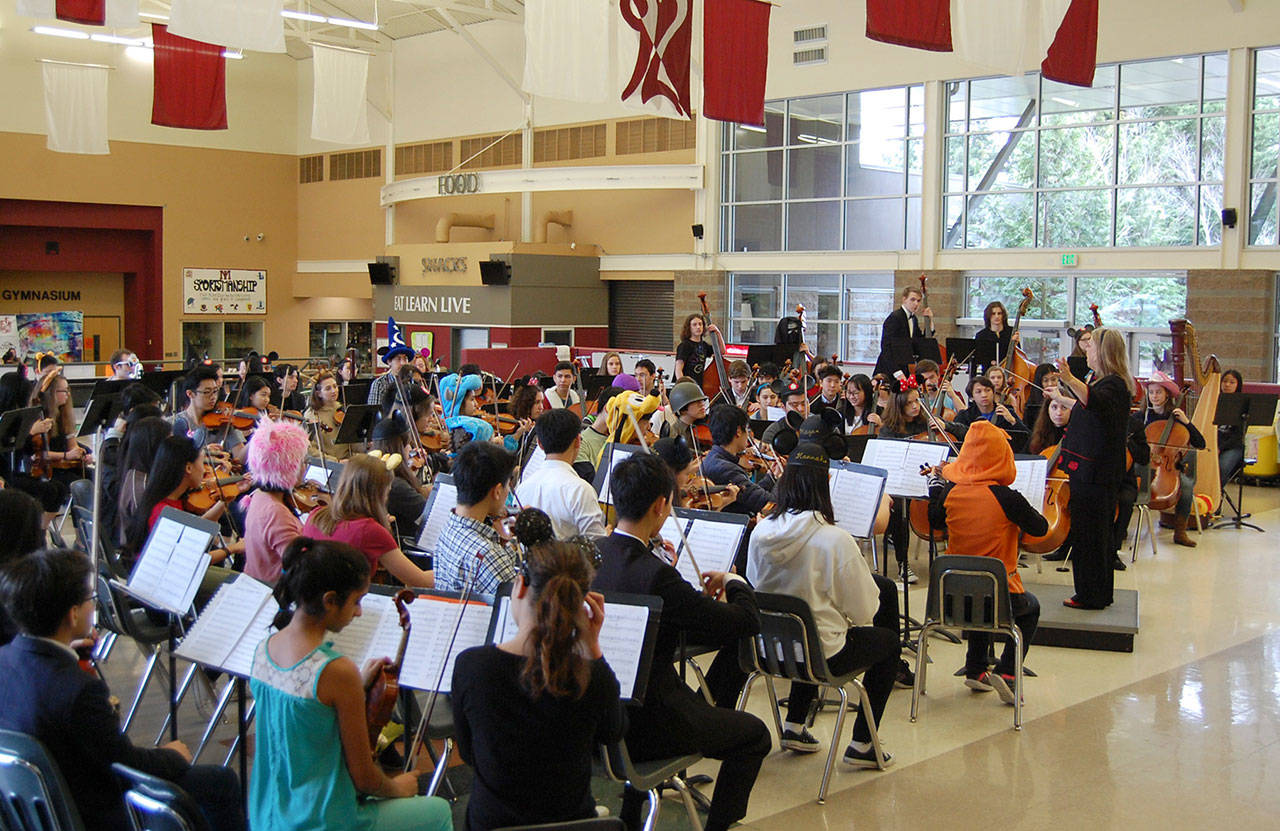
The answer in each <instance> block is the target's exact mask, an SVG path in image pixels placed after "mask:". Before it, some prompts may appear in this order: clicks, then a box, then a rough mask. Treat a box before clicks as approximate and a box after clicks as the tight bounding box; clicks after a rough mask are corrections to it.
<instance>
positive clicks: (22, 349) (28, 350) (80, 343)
mask: <svg viewBox="0 0 1280 831" xmlns="http://www.w3.org/2000/svg"><path fill="white" fill-rule="evenodd" d="M16 317H17V328H18V354H19V355H32V354H35V353H37V352H52V353H53V354H54V355H56V356H57V357H58V360H59V361H79V360H80V359H81V354H82V352H83V350H84V313H83V312H39V313H37V314H20V315H17V316H16Z"/></svg>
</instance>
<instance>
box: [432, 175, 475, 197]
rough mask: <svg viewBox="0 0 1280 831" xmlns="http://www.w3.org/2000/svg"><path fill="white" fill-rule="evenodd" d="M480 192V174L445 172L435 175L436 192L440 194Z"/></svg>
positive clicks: (452, 194)
mask: <svg viewBox="0 0 1280 831" xmlns="http://www.w3.org/2000/svg"><path fill="white" fill-rule="evenodd" d="M479 192H480V174H478V173H447V174H445V175H444V176H437V177H436V193H437V194H438V195H440V196H456V195H458V194H463V193H479Z"/></svg>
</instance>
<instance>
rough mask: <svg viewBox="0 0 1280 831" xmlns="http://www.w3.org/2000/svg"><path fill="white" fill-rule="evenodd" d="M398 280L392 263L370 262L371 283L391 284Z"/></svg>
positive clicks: (378, 284) (376, 284) (379, 284)
mask: <svg viewBox="0 0 1280 831" xmlns="http://www.w3.org/2000/svg"><path fill="white" fill-rule="evenodd" d="M395 282H396V272H395V269H394V268H392V267H391V263H369V283H370V284H372V285H375V286H390V285H394V284H395Z"/></svg>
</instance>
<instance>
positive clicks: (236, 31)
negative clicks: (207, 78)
mask: <svg viewBox="0 0 1280 831" xmlns="http://www.w3.org/2000/svg"><path fill="white" fill-rule="evenodd" d="M283 8H284V0H173V7H172V8H171V9H170V10H169V31H170V32H172V33H173V34H175V35H182V36H183V37H184V38H191V39H192V40H199V41H204V42H205V43H213V44H217V45H218V46H229V47H231V48H233V49H252V50H254V51H256V52H283V51H284V18H283V17H281V16H280V10H281V9H283Z"/></svg>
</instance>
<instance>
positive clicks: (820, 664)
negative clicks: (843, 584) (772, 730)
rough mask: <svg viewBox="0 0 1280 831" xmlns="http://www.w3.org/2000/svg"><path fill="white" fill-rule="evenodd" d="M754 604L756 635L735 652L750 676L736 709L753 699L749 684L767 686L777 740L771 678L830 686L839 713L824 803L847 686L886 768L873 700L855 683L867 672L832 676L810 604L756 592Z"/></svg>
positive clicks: (821, 800)
mask: <svg viewBox="0 0 1280 831" xmlns="http://www.w3.org/2000/svg"><path fill="white" fill-rule="evenodd" d="M756 603H757V605H758V606H759V608H760V634H758V635H755V636H754V637H752V638H744V639H743V640H742V642H741V645H740V649H739V658H740V660H741V661H742V668H743V669H744V670H746V671H747V672H748V673H749V674H748V675H747V681H746V683H745V684H743V686H742V695H741V696H740V697H739V698H738V709H739V710H743V709H745V708H746V706H747V699H748V698H749V697H750V695H751V685H752V684H754V683H755V682H756V680H757V679H759V678H765V679H766V680H768V681H769V683H768V685H767V687H768V690H769V699H770V703H771V704H772V706H773V723H774V726H775V727H777V729H778V738H779V740H781V738H782V716H781V715H780V714H779V713H778V696H777V693H776V692H775V691H774V689H773V679H774V678H777V679H781V680H784V681H793V682H794V681H800V682H803V683H806V684H814V685H815V686H818V687H834V688H835V689H836V690H837V691H838V692H839V693H840V710H839V711H838V713H837V714H836V725H835V730H834V731H833V732H832V734H831V749H830V750H829V751H828V752H827V764H826V767H825V768H823V772H822V784H821V785H820V786H819V788H818V804H819V805H822V804H824V803H825V802H826V801H827V786H828V785H829V784H830V782H831V769H832V768H833V767H834V765H835V760H836V748H837V747H839V745H840V734H841V730H842V728H843V727H844V717H845V714H846V713H847V712H848V710H849V693H848V692H847V691H846V690H845V685H846V684H852V685H853V686H854V688H855V689H857V691H858V701H859V706H860V707H861V709H862V712H864V713H866V714H867V724H868V726H869V727H870V728H871V745H872V747H873V748H874V749H875V753H876V760H877V763H878V764H877V767H879V768H880V769H881V770H883V769H884V767H885V758H884V751H883V749H882V748H881V747H880V733H879V731H878V730H877V729H876V728H877V725H876V723H875V719H874V718H873V717H872V715H871V700H870V699H869V698H868V697H867V690H866V687H864V686H862V682H861V681H859V680H858V676H859V675H861V674H862V673H864V672H866V671H867V669H868V667H859V668H857V669H855V670H853V671H852V672H847V673H844V674H843V675H835V674H834V673H832V672H831V669H830V668H829V667H828V666H827V659H826V656H825V655H824V654H823V652H822V641H821V640H820V639H819V637H818V628H817V626H816V625H814V622H813V612H812V611H811V610H810V609H809V604H808V603H805V602H804V601H803V600H800V599H799V598H796V597H791V596H789V595H785V594H769V593H767V592H756Z"/></svg>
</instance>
